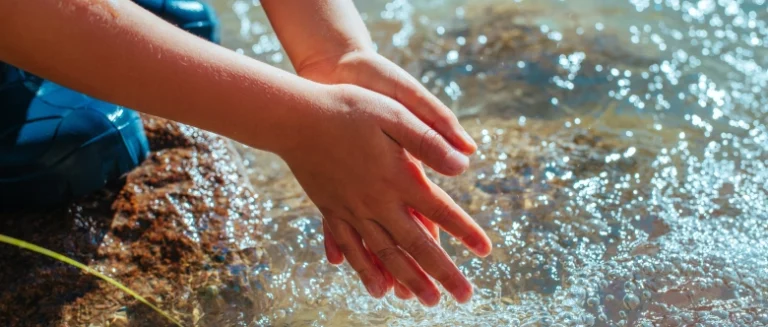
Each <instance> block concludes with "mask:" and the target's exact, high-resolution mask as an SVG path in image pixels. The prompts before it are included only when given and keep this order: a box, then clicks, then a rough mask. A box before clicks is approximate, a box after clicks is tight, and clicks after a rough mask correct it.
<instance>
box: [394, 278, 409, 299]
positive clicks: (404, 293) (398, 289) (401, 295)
mask: <svg viewBox="0 0 768 327" xmlns="http://www.w3.org/2000/svg"><path fill="white" fill-rule="evenodd" d="M395 296H397V298H398V299H401V300H409V299H411V298H413V293H411V291H409V290H408V288H407V287H405V285H403V284H400V282H395Z"/></svg>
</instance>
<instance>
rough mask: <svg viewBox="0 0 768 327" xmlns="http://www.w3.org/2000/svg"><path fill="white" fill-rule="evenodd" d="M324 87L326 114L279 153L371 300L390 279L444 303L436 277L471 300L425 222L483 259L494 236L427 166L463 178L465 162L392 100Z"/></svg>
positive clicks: (309, 118)
mask: <svg viewBox="0 0 768 327" xmlns="http://www.w3.org/2000/svg"><path fill="white" fill-rule="evenodd" d="M322 89H323V91H322V96H323V97H325V101H323V103H324V105H322V108H318V109H316V110H311V111H308V112H306V113H302V114H303V116H302V117H301V118H302V122H300V123H297V124H296V126H297V129H296V137H295V138H292V140H290V142H286V144H289V146H286V147H283V148H282V149H280V150H279V151H278V154H279V155H280V156H281V157H282V158H283V159H284V160H285V161H286V163H288V166H289V167H290V168H291V170H292V172H293V173H294V175H295V176H296V178H297V180H298V181H299V183H300V184H301V186H302V187H303V188H304V190H305V191H306V193H307V195H308V196H309V197H310V199H311V200H312V201H313V202H314V204H315V205H316V206H317V207H318V208H319V209H320V211H321V213H322V214H323V217H324V220H325V221H326V222H327V224H326V225H325V226H326V228H327V229H328V230H330V232H331V233H332V235H333V242H334V243H335V244H334V245H335V248H337V249H339V250H340V253H341V254H343V256H344V257H345V258H346V259H347V261H349V263H350V265H351V266H352V267H353V268H354V269H355V270H356V271H357V272H358V274H359V275H360V278H361V279H362V281H363V283H364V284H365V286H366V288H367V289H368V291H369V292H370V293H371V294H372V295H373V296H376V297H381V296H384V295H385V294H386V292H387V291H388V288H389V285H391V284H392V280H391V279H389V278H390V277H389V276H387V274H388V273H390V274H391V275H392V278H394V279H395V280H397V281H398V282H399V283H401V284H402V285H403V286H404V287H405V288H406V289H407V290H408V291H409V292H411V293H413V294H415V295H416V296H417V297H418V298H419V300H420V301H421V302H422V303H423V304H425V305H429V306H432V305H435V304H437V302H438V301H439V291H438V289H437V287H436V285H435V283H433V281H432V280H431V279H430V277H432V278H434V279H435V280H436V281H437V282H439V283H440V284H442V285H443V287H445V288H446V290H448V292H450V293H451V294H452V295H453V297H454V298H456V299H457V300H458V301H459V302H465V301H467V300H469V298H470V297H471V295H472V287H471V285H470V284H469V282H468V281H467V279H466V278H465V277H464V276H463V275H462V274H461V272H460V271H459V270H458V268H457V267H456V265H455V264H454V263H453V261H452V260H451V259H450V257H449V256H448V255H447V254H446V253H445V251H444V250H443V249H442V248H441V247H440V246H439V245H438V244H437V243H436V242H435V241H434V235H433V234H432V232H433V230H434V229H433V230H432V231H431V230H430V229H429V227H428V226H425V224H424V223H422V222H421V221H422V219H423V220H424V221H430V222H433V223H435V224H436V225H438V226H440V228H442V229H443V230H445V231H446V232H448V233H449V234H451V235H453V236H454V237H456V238H457V239H459V240H460V241H461V242H463V243H464V244H465V245H466V246H467V247H468V248H469V249H470V250H472V251H473V252H474V253H476V254H478V255H480V256H485V255H487V254H488V253H489V252H490V250H491V243H490V240H489V239H488V237H487V236H486V235H485V233H484V232H483V231H482V229H481V228H480V227H479V226H478V225H477V224H476V223H475V221H474V220H472V218H470V217H469V215H467V214H466V213H465V212H464V211H463V210H462V209H461V208H460V207H459V206H458V205H456V203H455V202H453V200H452V199H451V198H450V197H449V196H448V195H447V194H446V193H445V192H444V191H443V190H442V189H440V188H439V187H438V186H436V185H435V184H434V183H432V182H431V181H430V180H429V179H428V178H427V177H426V175H425V174H424V171H423V170H422V169H421V165H420V162H423V163H425V164H427V165H428V166H430V167H432V168H433V169H434V170H436V171H438V172H440V173H443V174H447V175H456V174H459V173H461V172H463V171H464V170H465V169H466V168H467V166H468V162H469V161H468V160H469V159H468V158H467V156H466V155H465V154H463V153H461V152H460V151H458V150H456V148H455V147H454V146H452V145H451V143H449V142H447V141H446V139H445V138H443V136H441V134H440V133H439V132H437V131H436V130H435V129H433V128H431V127H430V126H428V125H427V124H425V123H424V122H423V121H422V120H421V119H420V118H419V117H417V116H416V115H414V114H413V113H412V112H410V111H409V110H408V109H406V108H405V107H404V106H403V105H401V104H400V103H398V102H397V101H394V100H393V99H391V98H389V97H386V96H382V95H381V94H377V93H375V92H372V91H369V90H366V89H363V88H360V87H355V86H351V85H334V86H326V87H323V88H322ZM335 258H338V256H336V257H335ZM382 268H383V269H382Z"/></svg>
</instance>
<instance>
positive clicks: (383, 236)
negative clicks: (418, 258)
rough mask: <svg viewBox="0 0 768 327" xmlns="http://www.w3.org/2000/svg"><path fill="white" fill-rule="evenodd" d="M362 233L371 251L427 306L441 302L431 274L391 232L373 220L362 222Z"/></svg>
mask: <svg viewBox="0 0 768 327" xmlns="http://www.w3.org/2000/svg"><path fill="white" fill-rule="evenodd" d="M360 231H361V233H362V234H363V235H364V237H365V242H366V244H368V247H369V248H370V249H371V252H373V253H374V254H376V256H377V257H378V258H379V259H380V260H381V262H382V263H383V264H384V266H385V267H386V268H387V270H389V272H390V273H392V276H394V277H395V279H397V281H399V282H400V283H402V284H403V285H404V286H405V287H407V288H408V289H409V290H410V291H411V292H412V293H413V294H415V295H416V296H417V297H418V299H419V301H420V302H421V303H422V304H424V305H426V306H435V305H437V303H438V302H440V291H439V290H438V289H437V286H436V285H435V284H434V283H433V282H432V280H430V279H429V276H427V274H426V273H425V272H424V270H422V269H421V268H420V267H419V265H418V264H417V263H416V262H415V261H414V260H413V259H412V258H411V257H409V256H408V255H407V254H405V252H403V251H402V250H401V249H400V248H399V247H398V246H397V244H396V243H395V241H394V240H392V237H391V236H390V234H389V233H388V232H387V231H386V230H385V229H384V228H383V227H381V225H379V224H378V223H377V222H375V221H372V220H366V221H363V222H361V229H360Z"/></svg>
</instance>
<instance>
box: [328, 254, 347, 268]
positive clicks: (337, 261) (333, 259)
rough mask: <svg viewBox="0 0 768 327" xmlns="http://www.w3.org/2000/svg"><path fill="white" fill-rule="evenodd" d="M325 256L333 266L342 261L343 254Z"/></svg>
mask: <svg viewBox="0 0 768 327" xmlns="http://www.w3.org/2000/svg"><path fill="white" fill-rule="evenodd" d="M327 258H328V262H329V263H330V264H332V265H334V266H338V265H340V264H342V263H344V256H339V257H332V256H330V255H328V256H327Z"/></svg>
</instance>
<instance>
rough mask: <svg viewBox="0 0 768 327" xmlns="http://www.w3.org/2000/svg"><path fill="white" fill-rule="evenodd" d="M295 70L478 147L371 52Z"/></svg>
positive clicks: (468, 148) (402, 290)
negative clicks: (363, 94) (382, 99)
mask: <svg viewBox="0 0 768 327" xmlns="http://www.w3.org/2000/svg"><path fill="white" fill-rule="evenodd" d="M297 73H298V74H299V75H300V76H302V77H305V78H307V79H310V80H313V81H316V82H320V83H325V84H353V85H357V86H360V87H363V88H366V89H369V90H372V91H374V92H378V93H380V94H383V95H385V96H388V97H390V98H392V99H395V100H397V101H399V102H400V103H401V104H403V105H404V106H405V107H406V108H408V109H409V110H410V111H411V112H412V113H413V114H415V115H417V116H418V117H419V118H421V119H422V121H425V122H429V125H430V126H431V127H432V128H434V129H435V130H437V131H438V132H440V134H441V135H442V136H443V137H445V138H446V139H448V140H450V141H451V143H452V144H453V145H454V146H455V147H456V148H458V149H459V150H460V151H462V152H464V153H466V154H471V153H473V152H474V151H475V150H476V149H477V146H476V145H475V143H474V141H473V140H472V138H471V137H469V136H468V134H467V133H466V132H465V131H464V130H463V129H462V128H461V125H459V123H458V121H457V120H456V118H455V116H454V115H453V113H452V112H451V111H450V109H448V108H447V107H446V106H444V105H443V104H442V103H441V102H440V101H439V100H438V99H437V98H436V97H435V96H434V95H432V94H431V93H430V92H429V91H428V90H427V89H426V88H424V87H423V86H422V85H421V84H420V83H418V81H416V80H415V79H414V78H413V77H412V76H411V75H410V74H408V73H407V72H406V71H404V70H403V69H402V68H400V67H399V66H397V65H396V64H394V63H392V62H391V61H389V60H388V59H386V58H385V57H383V56H381V55H379V54H377V53H375V52H373V51H367V50H361V51H354V52H350V53H347V54H345V55H342V56H332V57H330V58H324V59H321V60H315V61H310V62H309V63H308V64H305V65H303V66H300V67H297ZM422 224H423V225H424V226H425V227H426V228H427V230H429V231H430V233H431V234H432V235H433V236H434V238H435V240H436V241H438V243H439V231H438V228H437V226H436V225H435V224H433V223H432V222H431V221H429V220H422ZM325 225H327V223H325ZM329 230H330V229H329V228H327V227H324V234H325V238H326V241H325V248H326V256H327V257H328V260H329V261H330V262H331V263H334V264H340V263H341V262H343V260H344V257H343V255H342V254H341V251H339V250H338V249H337V247H336V246H335V244H336V242H335V240H334V238H333V235H332V233H329V232H328V231H329ZM385 274H386V270H385ZM395 283H396V284H395V294H396V295H397V296H398V297H399V298H401V299H408V298H411V297H412V296H413V295H412V294H410V292H409V291H408V289H407V288H406V287H403V285H401V284H399V283H397V282H395Z"/></svg>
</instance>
